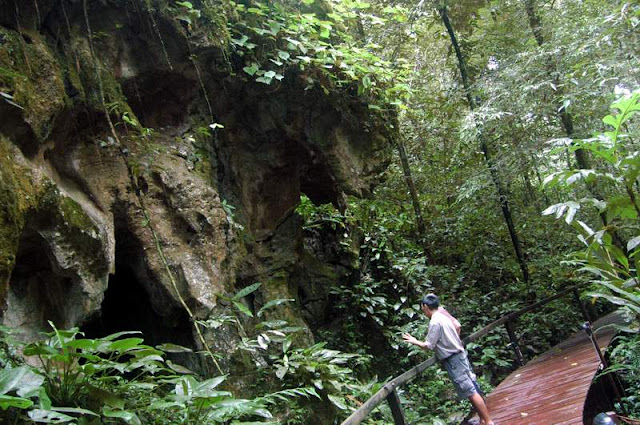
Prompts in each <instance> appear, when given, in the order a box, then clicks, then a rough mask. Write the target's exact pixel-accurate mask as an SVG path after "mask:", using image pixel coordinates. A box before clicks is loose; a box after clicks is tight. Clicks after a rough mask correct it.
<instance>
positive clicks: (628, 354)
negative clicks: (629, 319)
mask: <svg viewBox="0 0 640 425" xmlns="http://www.w3.org/2000/svg"><path fill="white" fill-rule="evenodd" d="M614 346H615V348H614V349H613V350H612V351H611V354H610V360H611V363H612V366H610V367H609V368H608V369H607V370H605V371H603V373H606V372H616V373H617V375H618V377H620V378H621V380H622V382H623V383H624V386H625V388H626V390H627V391H626V392H627V396H626V397H623V399H622V400H621V402H620V404H619V405H617V406H616V408H617V410H618V411H622V412H625V413H626V414H627V415H629V416H631V417H635V418H638V417H640V334H638V333H635V334H632V335H621V336H618V337H617V338H616V340H615V341H614Z"/></svg>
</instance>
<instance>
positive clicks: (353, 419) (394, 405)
mask: <svg viewBox="0 0 640 425" xmlns="http://www.w3.org/2000/svg"><path fill="white" fill-rule="evenodd" d="M579 287H580V286H572V287H570V288H567V289H565V290H563V291H560V292H558V293H557V294H555V295H553V296H551V297H548V298H545V299H543V300H541V301H538V302H536V303H533V304H531V305H528V306H527V307H524V308H522V309H520V310H518V311H514V312H511V313H508V314H506V315H504V316H502V317H501V318H499V319H498V320H495V321H493V322H491V323H489V324H488V325H487V326H485V327H484V328H482V329H480V330H479V331H476V332H474V333H472V334H471V335H469V336H468V337H466V338H464V339H463V340H462V342H463V343H464V345H465V346H466V345H467V344H468V343H470V342H472V341H476V340H477V339H480V338H482V337H483V336H485V335H487V334H489V333H490V332H491V331H493V330H494V329H496V328H498V327H500V326H503V325H504V326H505V327H506V329H507V334H508V335H509V340H510V344H509V346H510V347H511V348H512V349H513V350H514V354H515V357H516V362H517V364H518V365H519V366H522V365H524V362H525V360H524V356H523V355H522V351H521V350H520V346H519V344H518V339H517V337H516V334H515V329H514V323H515V321H516V320H517V319H518V318H519V317H520V316H522V315H523V314H525V313H529V312H531V311H533V310H536V309H539V308H543V307H544V306H546V305H547V304H548V303H549V302H551V301H554V300H557V299H558V298H562V297H564V296H566V295H568V294H573V296H574V298H575V301H576V302H577V304H578V307H579V309H580V312H581V313H582V316H583V317H584V319H585V320H586V321H587V322H590V321H591V319H590V317H589V314H588V312H587V310H586V309H585V307H584V305H583V304H582V301H581V300H580V294H579V292H578V289H579ZM435 363H436V359H435V357H431V358H429V359H428V360H425V361H424V362H422V363H420V364H419V365H417V366H414V367H412V368H411V369H409V370H407V371H406V372H404V373H403V374H402V375H400V376H397V377H395V378H393V379H392V380H391V381H389V382H387V383H386V384H384V386H383V387H382V388H380V390H378V392H376V393H375V394H374V395H373V396H371V398H369V399H368V400H367V401H365V402H364V403H363V404H362V406H360V407H359V408H358V409H357V410H356V411H355V412H353V413H352V414H351V416H349V417H348V418H347V419H346V420H345V421H344V422H342V424H341V425H356V424H359V423H361V422H362V421H363V420H364V419H365V418H366V417H367V416H368V415H369V414H370V413H371V412H372V411H373V410H374V409H375V408H376V407H378V406H379V405H380V404H381V403H382V402H384V401H385V400H386V401H387V403H389V408H390V409H391V414H392V415H393V421H394V423H395V425H405V424H406V421H405V419H404V413H403V412H402V406H401V405H400V398H399V397H398V392H397V389H398V388H400V387H401V386H402V385H404V384H406V383H407V382H409V381H411V380H412V379H413V378H415V377H416V376H418V375H419V374H421V373H422V372H424V371H425V370H426V369H427V368H429V367H430V366H433V365H434V364H435Z"/></svg>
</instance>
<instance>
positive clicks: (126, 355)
mask: <svg viewBox="0 0 640 425" xmlns="http://www.w3.org/2000/svg"><path fill="white" fill-rule="evenodd" d="M51 326H52V327H53V329H54V330H53V332H51V333H48V334H47V339H45V340H42V341H38V342H35V343H32V344H29V345H27V346H25V347H24V349H23V352H24V355H25V356H27V357H34V358H37V360H38V365H39V366H38V367H34V366H29V365H26V364H22V365H20V366H15V367H14V366H13V365H7V366H6V367H5V368H4V369H3V370H2V371H1V372H0V407H1V408H2V409H3V410H4V412H3V413H2V416H3V417H4V418H10V419H13V420H18V419H23V420H31V421H34V422H41V423H77V424H89V423H96V421H97V423H122V422H124V423H128V424H142V423H156V424H172V423H184V424H200V423H205V422H206V423H228V422H229V421H231V420H234V419H240V418H243V417H247V418H253V419H255V418H263V419H264V418H267V419H270V418H271V417H272V416H271V414H270V413H269V411H268V410H267V409H266V408H265V402H264V400H261V399H256V400H244V399H236V398H235V397H233V395H232V394H231V393H230V392H228V391H221V390H218V389H217V387H218V386H219V385H220V384H222V383H223V382H224V380H225V377H224V376H219V377H214V378H211V379H206V380H200V379H198V378H197V377H196V376H195V375H194V374H193V373H191V372H190V371H189V370H187V369H185V368H183V367H181V366H179V365H176V364H173V363H172V362H171V361H170V360H167V359H165V354H166V353H168V352H184V351H190V350H189V349H187V348H185V347H180V346H177V345H174V344H165V345H161V346H158V347H156V348H154V347H151V346H148V345H144V344H143V339H142V338H139V337H137V336H135V337H133V336H131V335H133V334H137V332H120V333H117V334H113V335H109V336H107V337H104V338H96V339H85V338H80V337H81V336H82V334H81V333H80V332H79V331H78V329H75V328H74V329H70V330H58V329H56V328H55V327H54V326H53V324H52V325H51Z"/></svg>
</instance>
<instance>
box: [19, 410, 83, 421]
mask: <svg viewBox="0 0 640 425" xmlns="http://www.w3.org/2000/svg"><path fill="white" fill-rule="evenodd" d="M27 414H28V415H29V418H31V420H32V421H34V422H45V423H50V424H64V423H69V422H72V421H74V420H75V418H74V417H72V416H69V415H65V414H64V413H61V412H56V411H54V410H43V409H34V410H31V411H29V413H27Z"/></svg>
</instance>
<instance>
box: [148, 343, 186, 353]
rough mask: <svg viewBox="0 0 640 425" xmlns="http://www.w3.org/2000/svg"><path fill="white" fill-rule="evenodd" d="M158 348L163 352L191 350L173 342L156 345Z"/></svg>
mask: <svg viewBox="0 0 640 425" xmlns="http://www.w3.org/2000/svg"><path fill="white" fill-rule="evenodd" d="M156 348H157V349H158V350H162V351H164V352H165V353H192V352H193V350H192V349H191V348H187V347H183V346H182V345H178V344H173V343H165V344H160V345H156Z"/></svg>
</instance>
